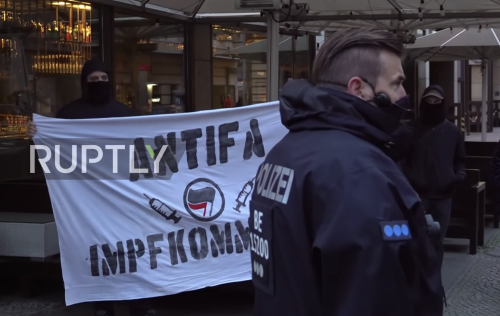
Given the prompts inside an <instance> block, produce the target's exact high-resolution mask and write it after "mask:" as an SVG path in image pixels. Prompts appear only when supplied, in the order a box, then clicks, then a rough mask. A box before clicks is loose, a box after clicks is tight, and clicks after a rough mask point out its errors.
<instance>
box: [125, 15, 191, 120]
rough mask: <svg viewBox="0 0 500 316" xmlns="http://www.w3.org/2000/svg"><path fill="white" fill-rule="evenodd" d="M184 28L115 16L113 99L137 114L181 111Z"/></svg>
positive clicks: (182, 104) (151, 20) (182, 105)
mask: <svg viewBox="0 0 500 316" xmlns="http://www.w3.org/2000/svg"><path fill="white" fill-rule="evenodd" d="M183 53H184V28H183V25H182V24H165V23H158V21H157V20H155V19H145V18H139V17H132V16H127V15H125V14H121V13H116V14H115V92H116V99H117V100H118V101H120V102H122V103H124V104H126V105H128V106H130V107H132V108H133V109H134V110H135V112H136V113H137V114H163V113H178V112H184V111H185V107H184V87H183V80H184V76H183Z"/></svg>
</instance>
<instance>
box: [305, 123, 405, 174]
mask: <svg viewBox="0 0 500 316" xmlns="http://www.w3.org/2000/svg"><path fill="white" fill-rule="evenodd" d="M311 159H312V165H315V166H318V168H319V169H331V168H334V169H335V173H336V174H337V175H340V174H349V173H352V172H355V171H356V170H360V169H364V168H370V167H374V168H379V169H381V170H391V171H392V170H393V169H396V168H397V166H396V165H395V163H394V161H393V160H392V159H391V158H390V157H389V156H387V154H385V153H384V152H383V151H382V149H381V148H379V147H377V146H375V145H374V144H372V143H370V142H368V141H366V140H364V139H361V138H359V137H356V136H354V135H352V134H350V133H345V132H342V131H336V132H332V133H331V135H330V137H328V138H327V139H326V140H325V143H323V146H322V148H321V150H320V151H319V152H318V154H316V155H314V156H312V157H311Z"/></svg>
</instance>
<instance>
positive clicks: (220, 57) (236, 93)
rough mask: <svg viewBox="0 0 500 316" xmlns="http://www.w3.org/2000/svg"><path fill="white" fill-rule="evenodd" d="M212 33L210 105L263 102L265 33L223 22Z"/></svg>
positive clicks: (214, 27) (213, 106) (226, 105)
mask: <svg viewBox="0 0 500 316" xmlns="http://www.w3.org/2000/svg"><path fill="white" fill-rule="evenodd" d="M212 32H213V86H212V108H214V109H218V108H226V107H235V106H243V105H249V104H256V103H261V102H266V70H267V69H266V52H267V51H266V49H267V48H266V45H267V44H266V42H267V39H266V37H267V35H266V33H262V32H255V31H253V30H251V29H248V28H245V27H241V28H234V27H226V26H223V25H213V26H212Z"/></svg>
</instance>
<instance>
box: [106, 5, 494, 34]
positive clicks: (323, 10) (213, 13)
mask: <svg viewBox="0 0 500 316" xmlns="http://www.w3.org/2000/svg"><path fill="white" fill-rule="evenodd" d="M143 1H148V2H147V3H146V4H145V10H154V11H158V12H162V13H163V14H162V15H164V16H169V17H172V18H178V19H182V20H186V21H187V20H189V19H190V18H192V17H196V20H197V21H205V22H213V23H222V22H265V18H262V17H260V14H259V12H255V11H238V10H235V7H234V0H143ZM103 2H109V3H121V4H122V5H128V6H131V5H132V6H134V5H135V6H140V5H141V2H140V1H136V0H103ZM297 2H298V3H308V4H309V9H310V11H309V13H308V14H307V15H300V16H294V17H289V18H288V19H287V20H286V21H283V24H284V23H285V22H286V23H289V24H290V23H294V22H293V21H297V22H296V25H297V26H298V27H300V28H301V29H305V30H309V31H314V32H316V31H335V30H338V29H342V28H351V27H360V26H377V27H380V28H386V29H394V28H402V29H408V30H415V29H435V28H446V27H466V26H469V27H478V26H479V25H485V24H488V25H489V26H500V0H446V1H428V0H426V1H425V4H424V5H423V6H422V9H421V10H419V7H420V1H418V0H413V1H408V0H302V1H297ZM143 3H144V2H143ZM441 5H442V6H443V10H441ZM419 11H421V12H419ZM421 19H422V21H421ZM298 21H300V22H301V23H300V24H299V23H298Z"/></svg>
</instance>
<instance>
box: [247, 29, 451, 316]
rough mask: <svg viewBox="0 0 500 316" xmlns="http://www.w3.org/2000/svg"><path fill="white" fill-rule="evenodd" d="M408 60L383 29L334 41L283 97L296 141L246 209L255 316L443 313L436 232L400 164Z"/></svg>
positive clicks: (289, 139) (262, 171)
mask: <svg viewBox="0 0 500 316" xmlns="http://www.w3.org/2000/svg"><path fill="white" fill-rule="evenodd" d="M403 50H404V48H403V44H402V43H401V42H400V41H399V40H398V39H397V37H396V36H395V35H394V34H393V33H392V32H388V31H385V30H377V29H349V30H346V31H339V32H335V34H333V35H332V36H331V37H330V38H329V39H328V40H327V41H326V42H325V43H324V44H323V45H322V47H321V48H320V50H319V51H318V53H317V56H316V58H315V60H314V65H313V73H312V83H310V82H308V81H306V80H294V81H291V82H288V83H287V84H286V85H285V86H284V87H283V88H282V94H281V96H280V113H281V122H282V124H283V125H284V126H285V127H286V128H288V130H289V132H288V134H286V135H285V136H284V138H283V139H282V140H280V141H279V142H278V143H277V144H276V145H275V146H274V147H273V148H272V149H271V150H270V151H269V153H268V154H267V156H266V158H265V160H264V162H263V163H262V164H261V165H260V167H259V168H258V170H257V174H256V178H255V186H254V189H253V193H252V198H251V201H250V217H249V223H248V224H249V232H250V249H251V264H252V281H253V284H254V287H255V303H254V315H255V316H274V315H279V314H283V315H294V316H323V315H328V316H381V315H384V316H403V315H404V316H424V315H425V316H440V315H442V313H443V294H444V292H443V286H442V283H441V272H440V269H439V264H438V261H437V256H436V252H435V249H434V245H433V243H432V238H431V234H430V231H429V230H428V226H427V224H426V219H425V215H424V212H423V210H422V208H421V205H420V199H419V197H418V195H417V194H416V192H415V191H414V190H413V188H412V187H411V185H410V184H409V182H408V180H407V179H406V177H405V176H404V174H403V173H402V172H401V170H400V169H399V168H398V166H397V164H396V161H399V160H400V159H402V158H403V157H405V156H406V154H407V152H406V151H407V147H406V146H405V145H406V144H407V143H408V142H409V140H410V139H411V137H412V132H411V130H410V129H408V128H407V127H406V126H405V125H403V124H402V123H400V121H399V119H400V115H394V111H393V110H394V108H395V107H396V108H399V105H397V104H396V103H397V102H398V101H400V100H404V99H405V95H406V92H405V90H404V88H403V86H402V82H403V80H404V72H403V69H402V66H401V56H402V55H403ZM389 113H391V114H389ZM433 232H434V234H436V230H433ZM437 233H438V232H437Z"/></svg>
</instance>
